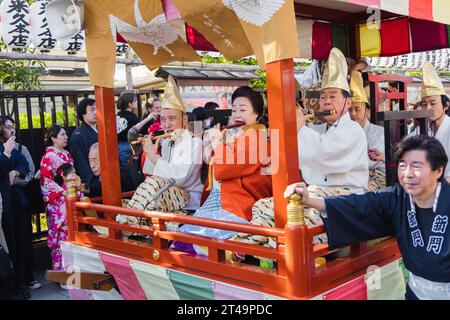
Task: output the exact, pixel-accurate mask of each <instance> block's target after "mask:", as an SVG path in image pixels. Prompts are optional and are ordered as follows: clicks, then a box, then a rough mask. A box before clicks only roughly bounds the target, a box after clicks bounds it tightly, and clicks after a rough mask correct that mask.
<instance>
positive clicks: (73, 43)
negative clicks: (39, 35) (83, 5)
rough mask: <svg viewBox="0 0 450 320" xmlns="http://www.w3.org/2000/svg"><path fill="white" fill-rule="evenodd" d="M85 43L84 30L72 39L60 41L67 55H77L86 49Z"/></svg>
mask: <svg viewBox="0 0 450 320" xmlns="http://www.w3.org/2000/svg"><path fill="white" fill-rule="evenodd" d="M84 42H85V34H84V30H82V31H80V32H78V33H77V34H76V35H75V36H73V37H72V38H69V39H61V40H58V43H59V46H60V48H61V49H63V50H64V51H66V52H67V54H77V52H78V51H80V50H82V49H83V48H84Z"/></svg>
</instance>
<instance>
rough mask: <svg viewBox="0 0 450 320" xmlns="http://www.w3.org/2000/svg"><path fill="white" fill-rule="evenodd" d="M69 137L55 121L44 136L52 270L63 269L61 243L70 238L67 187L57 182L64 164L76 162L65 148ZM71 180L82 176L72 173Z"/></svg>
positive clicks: (43, 165)
mask: <svg viewBox="0 0 450 320" xmlns="http://www.w3.org/2000/svg"><path fill="white" fill-rule="evenodd" d="M67 141H68V137H67V134H66V131H65V130H64V128H62V127H61V126H59V125H56V124H54V125H53V126H52V127H50V128H49V129H48V132H47V134H46V136H45V144H46V146H47V148H46V149H45V154H44V156H43V158H42V160H41V191H42V197H43V199H44V203H45V205H46V209H45V211H46V213H47V226H48V236H47V244H48V247H49V248H50V250H51V256H52V269H53V270H62V257H61V242H62V241H65V240H67V236H68V230H67V220H66V188H65V186H64V185H62V186H61V185H59V184H58V183H57V182H56V181H55V177H56V176H59V175H60V174H59V173H58V168H60V166H61V165H62V164H65V163H68V164H71V165H73V159H72V156H71V155H70V153H69V152H68V151H67V150H65V149H64V148H65V147H66V146H67ZM70 178H71V179H76V180H77V183H76V184H79V183H78V180H79V177H78V176H76V175H73V177H70Z"/></svg>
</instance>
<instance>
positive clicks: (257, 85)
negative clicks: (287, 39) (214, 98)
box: [202, 54, 267, 89]
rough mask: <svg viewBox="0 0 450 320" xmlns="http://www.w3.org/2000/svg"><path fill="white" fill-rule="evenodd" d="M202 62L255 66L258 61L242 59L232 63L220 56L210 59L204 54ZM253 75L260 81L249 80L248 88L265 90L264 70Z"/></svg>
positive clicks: (250, 58)
mask: <svg viewBox="0 0 450 320" xmlns="http://www.w3.org/2000/svg"><path fill="white" fill-rule="evenodd" d="M202 62H204V63H225V64H236V65H246V66H257V65H258V61H257V60H256V59H255V58H252V57H249V58H243V59H239V60H234V61H228V60H227V59H225V58H224V56H222V55H220V56H219V57H212V56H210V55H208V54H205V55H204V56H203V57H202ZM255 73H256V74H257V75H259V76H260V77H261V78H260V79H251V80H250V83H249V86H250V87H251V88H253V89H265V88H266V86H267V82H266V72H265V71H264V70H256V71H255Z"/></svg>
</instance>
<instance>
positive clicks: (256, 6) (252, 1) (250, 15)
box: [222, 0, 285, 27]
mask: <svg viewBox="0 0 450 320" xmlns="http://www.w3.org/2000/svg"><path fill="white" fill-rule="evenodd" d="M222 2H223V4H224V5H225V6H226V7H228V8H229V9H231V10H233V11H234V12H235V13H236V15H237V16H238V17H239V19H241V20H244V21H246V22H248V23H250V24H253V25H256V26H258V27H261V26H262V25H264V24H265V23H266V22H267V21H269V20H270V19H271V18H272V17H273V16H274V14H275V13H277V11H278V10H279V9H280V8H281V7H282V6H283V5H284V3H285V0H270V1H269V0H222Z"/></svg>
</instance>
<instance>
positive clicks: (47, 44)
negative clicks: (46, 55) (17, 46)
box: [30, 0, 56, 51]
mask: <svg viewBox="0 0 450 320" xmlns="http://www.w3.org/2000/svg"><path fill="white" fill-rule="evenodd" d="M47 5H48V1H45V0H44V1H38V2H35V3H33V4H32V5H31V7H30V14H31V39H32V41H33V44H34V47H35V48H38V49H40V50H41V51H49V50H52V49H54V48H55V46H56V39H54V38H53V36H52V33H51V32H50V28H49V27H48V23H47V18H46V16H45V9H46V8H47Z"/></svg>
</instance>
